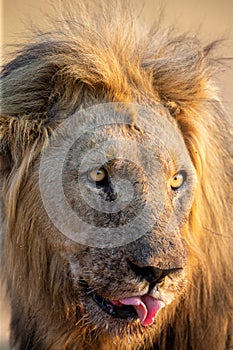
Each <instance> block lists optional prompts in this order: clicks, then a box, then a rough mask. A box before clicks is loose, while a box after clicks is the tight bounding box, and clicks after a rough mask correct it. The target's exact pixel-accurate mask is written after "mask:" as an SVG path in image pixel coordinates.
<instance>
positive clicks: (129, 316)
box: [81, 280, 138, 320]
mask: <svg viewBox="0 0 233 350" xmlns="http://www.w3.org/2000/svg"><path fill="white" fill-rule="evenodd" d="M81 285H82V287H83V288H84V291H85V294H86V295H87V296H88V297H91V298H92V300H93V301H94V302H95V303H96V304H97V305H98V306H99V307H100V308H101V309H102V310H103V311H104V312H106V313H107V314H108V315H110V316H112V317H115V318H121V319H125V320H134V319H137V318H138V315H137V312H136V311H135V309H134V307H133V306H131V305H121V306H116V305H114V304H113V303H112V302H111V301H110V300H109V299H107V298H103V297H102V296H100V295H99V294H97V293H95V292H93V291H92V289H91V288H90V287H89V286H88V284H87V282H86V281H84V280H82V281H81Z"/></svg>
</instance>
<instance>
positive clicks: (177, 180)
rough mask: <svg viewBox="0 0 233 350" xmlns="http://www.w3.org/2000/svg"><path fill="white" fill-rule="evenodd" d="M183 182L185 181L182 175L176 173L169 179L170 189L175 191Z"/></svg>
mask: <svg viewBox="0 0 233 350" xmlns="http://www.w3.org/2000/svg"><path fill="white" fill-rule="evenodd" d="M184 180H185V177H184V174H183V173H182V172H179V173H177V174H176V175H174V176H173V177H172V178H171V181H170V186H171V188H172V189H173V190H177V189H178V188H180V187H181V186H182V185H183V183H184Z"/></svg>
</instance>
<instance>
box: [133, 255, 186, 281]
mask: <svg viewBox="0 0 233 350" xmlns="http://www.w3.org/2000/svg"><path fill="white" fill-rule="evenodd" d="M128 263H129V266H130V268H131V269H132V270H133V272H134V273H135V274H136V276H137V277H139V278H140V279H142V280H146V281H147V282H149V283H150V284H152V283H153V284H154V283H160V282H162V281H163V279H164V278H165V277H166V276H167V275H170V274H173V273H175V272H177V271H179V270H182V268H180V267H178V268H171V269H159V268H156V267H154V266H144V267H140V266H138V265H136V264H134V263H132V262H131V261H130V260H128Z"/></svg>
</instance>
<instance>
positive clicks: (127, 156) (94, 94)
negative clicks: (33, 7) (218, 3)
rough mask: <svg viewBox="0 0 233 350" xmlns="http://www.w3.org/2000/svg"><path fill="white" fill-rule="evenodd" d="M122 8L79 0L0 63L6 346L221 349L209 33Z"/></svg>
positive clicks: (226, 290) (223, 323) (224, 167)
mask: <svg viewBox="0 0 233 350" xmlns="http://www.w3.org/2000/svg"><path fill="white" fill-rule="evenodd" d="M129 11H130V10H129V9H127V8H125V7H124V5H122V6H120V5H118V6H117V7H114V6H113V8H112V9H111V6H102V7H101V9H99V12H98V9H96V8H95V9H94V10H92V12H91V11H89V12H88V10H87V9H86V8H85V6H80V8H79V9H78V11H77V14H78V18H76V19H75V18H71V17H70V18H69V19H67V20H64V21H63V23H62V22H58V23H57V27H56V28H55V29H54V30H53V31H52V30H51V31H50V32H49V33H45V34H39V35H38V36H37V39H35V42H34V43H31V44H30V45H27V46H25V47H24V48H23V49H22V50H21V51H20V52H18V54H17V55H16V57H15V58H14V59H13V60H12V61H11V62H9V63H8V64H6V65H5V67H4V68H3V71H2V75H1V89H2V90H1V97H2V101H1V119H0V120H1V126H0V127H1V128H0V137H1V138H0V140H1V144H0V157H1V158H0V161H1V173H0V176H1V214H2V215H1V230H2V236H3V239H2V266H3V269H2V271H3V274H4V277H5V281H6V285H7V291H8V295H9V298H10V303H11V311H12V319H11V348H12V349H20V350H26V349H28V350H36V349H38V350H48V349H50V350H61V349H67V350H68V349H69V350H71V349H75V350H82V349H90V350H91V349H102V350H103V349H104V350H108V349H109V350H111V349H167V350H168V349H177V350H182V349H193V350H194V349H195V350H197V349H198V350H201V349H203V350H208V349H211V350H212V349H215V350H226V349H231V348H232V347H233V324H232V319H233V293H232V290H233V249H232V247H233V246H232V243H233V241H232V234H231V232H232V221H231V216H232V215H231V210H232V173H231V168H230V159H231V155H232V154H231V151H232V146H231V145H232V140H231V141H230V128H231V124H230V121H229V120H228V118H227V116H226V115H225V113H224V112H223V109H222V106H221V103H220V101H219V98H218V96H217V94H216V89H215V87H214V85H213V83H212V75H213V73H214V72H216V68H217V67H218V64H220V60H217V59H216V58H214V55H213V52H214V49H215V46H216V45H215V44H210V45H209V46H206V47H204V48H203V47H201V44H200V43H199V42H198V41H197V39H195V38H190V37H188V36H185V35H184V36H175V35H173V32H172V31H170V32H169V31H167V32H166V33H162V32H161V31H160V30H159V29H158V28H157V29H155V28H154V29H153V30H150V31H146V30H142V29H141V28H139V29H138V27H137V26H136V25H135V21H134V20H133V15H132V14H130V12H129ZM61 26H62V28H61Z"/></svg>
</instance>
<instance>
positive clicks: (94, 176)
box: [88, 168, 107, 182]
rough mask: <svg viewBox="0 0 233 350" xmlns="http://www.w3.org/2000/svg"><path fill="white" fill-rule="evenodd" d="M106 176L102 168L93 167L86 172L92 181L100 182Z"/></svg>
mask: <svg viewBox="0 0 233 350" xmlns="http://www.w3.org/2000/svg"><path fill="white" fill-rule="evenodd" d="M106 176H107V172H106V170H105V169H104V168H99V169H93V170H90V171H89V172H88V179H89V180H90V181H92V182H101V181H103V180H104V179H105V177H106Z"/></svg>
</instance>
